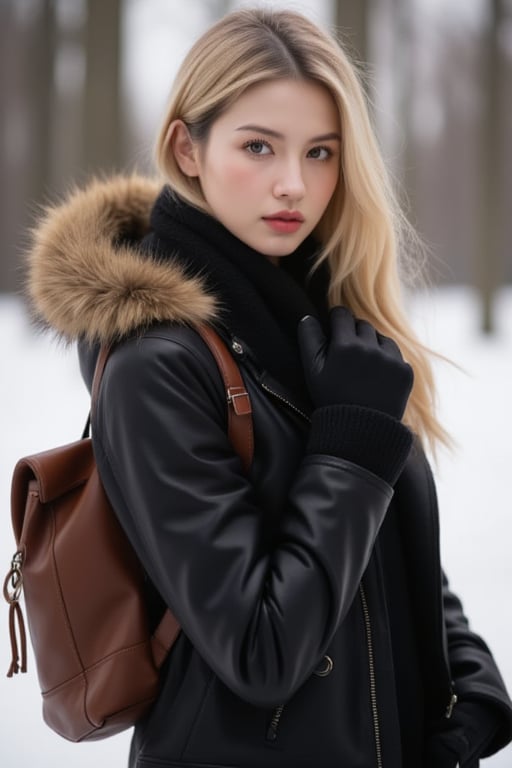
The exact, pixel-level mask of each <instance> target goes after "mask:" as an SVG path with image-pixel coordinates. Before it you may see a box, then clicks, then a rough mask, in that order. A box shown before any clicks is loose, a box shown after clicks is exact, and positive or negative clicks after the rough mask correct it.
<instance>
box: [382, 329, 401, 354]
mask: <svg viewBox="0 0 512 768" xmlns="http://www.w3.org/2000/svg"><path fill="white" fill-rule="evenodd" d="M377 341H378V342H379V346H380V347H381V349H382V351H383V352H385V353H386V354H387V355H389V356H390V357H393V358H395V360H403V357H402V353H401V351H400V347H399V346H398V344H397V343H396V341H394V340H393V339H390V338H389V336H383V335H382V334H381V333H378V334H377Z"/></svg>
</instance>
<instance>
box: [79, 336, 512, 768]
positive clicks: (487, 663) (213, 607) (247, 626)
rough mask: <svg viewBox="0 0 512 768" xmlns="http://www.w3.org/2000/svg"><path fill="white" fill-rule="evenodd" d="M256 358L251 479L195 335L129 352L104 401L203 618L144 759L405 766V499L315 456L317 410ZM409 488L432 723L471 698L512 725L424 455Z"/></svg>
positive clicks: (110, 476) (130, 522)
mask: <svg viewBox="0 0 512 768" xmlns="http://www.w3.org/2000/svg"><path fill="white" fill-rule="evenodd" d="M236 357H237V359H238V362H239V365H240V366H241V368H242V371H243V376H244V380H245V383H246V386H247V388H248V392H249V395H250V398H251V401H252V407H253V418H254V428H255V445H256V452H255V457H254V463H253V466H252V468H251V471H250V476H249V478H246V477H245V476H244V474H243V471H242V468H241V465H240V462H239V460H238V457H237V456H236V455H234V453H233V449H232V447H231V446H230V444H229V442H228V439H227V435H226V404H225V397H224V389H223V384H222V380H221V378H220V375H219V373H218V370H217V368H216V363H215V362H214V360H213V358H212V357H211V355H210V352H209V350H208V349H207V348H206V347H205V345H204V342H203V341H202V340H201V339H200V338H199V336H198V335H197V334H196V333H195V332H194V331H193V330H191V329H188V328H183V327H181V328H178V327H173V326H165V325H164V326H159V327H156V328H154V329H153V330H150V331H149V332H147V333H145V334H144V336H143V337H142V338H133V339H132V340H129V341H126V342H124V343H123V344H122V345H120V346H119V347H118V348H116V349H115V351H114V352H113V354H112V358H111V359H110V361H109V363H108V365H107V369H106V371H105V375H104V380H103V383H102V387H101V390H100V397H99V404H98V411H97V418H96V420H95V424H94V435H95V437H94V444H95V450H96V455H97V460H98V465H99V469H100V474H101V476H102V479H103V481H104V484H105V487H106V489H107V492H108V494H109V496H110V497H111V499H112V501H113V504H114V507H115V509H116V511H117V513H118V515H119V517H120V519H121V522H122V524H123V526H124V528H125V530H126V531H127V533H128V535H129V537H130V539H131V541H132V543H133V545H134V546H135V548H136V550H137V551H138V553H139V556H140V558H141V559H142V561H143V563H144V565H145V567H146V569H147V571H148V574H149V576H150V578H151V580H152V581H153V583H154V584H155V585H156V587H157V589H158V591H159V593H160V594H161V595H162V596H163V598H164V599H165V601H166V602H167V603H168V605H170V606H171V608H172V609H173V611H174V612H175V613H176V615H177V616H178V617H179V619H180V621H181V622H182V626H183V633H182V635H181V637H180V639H179V640H178V643H177V645H176V647H175V649H174V650H173V651H172V653H171V658H170V659H169V663H168V665H167V668H166V671H165V673H164V678H163V689H162V693H161V696H160V698H159V700H158V702H157V704H156V706H155V707H154V710H153V711H152V712H151V714H150V715H149V717H148V718H146V720H145V721H144V722H142V723H141V724H140V725H139V726H138V727H137V730H136V735H135V739H134V746H133V750H132V752H133V755H132V763H131V764H132V766H137V768H149V767H150V766H156V765H161V766H191V765H193V766H205V765H215V766H226V767H227V766H237V767H238V766H240V768H246V767H247V768H256V767H257V766H258V768H259V767H260V766H262V765H268V766H276V768H277V766H279V768H283V767H284V766H289V767H290V768H291V767H292V766H293V767H294V768H296V767H297V766H309V767H310V766H319V768H328V767H329V766H333V767H334V766H337V767H338V766H344V765H346V766H350V767H351V768H355V767H356V766H361V768H362V767H363V766H364V767H365V768H367V767H368V768H370V766H380V765H383V766H393V768H398V767H399V766H400V765H401V759H400V756H399V749H398V748H399V741H400V740H399V728H398V722H397V720H396V711H395V710H394V709H393V707H392V706H390V704H389V702H392V701H393V696H394V693H393V690H394V689H393V678H392V669H391V666H392V665H391V662H390V653H391V652H390V648H389V645H388V643H387V641H386V637H387V635H388V634H389V633H388V631H387V616H386V612H385V609H384V608H383V605H384V604H385V601H384V599H383V595H382V593H381V592H382V580H381V578H380V574H379V537H378V531H379V527H380V524H381V522H382V520H383V518H384V515H385V514H386V510H387V508H388V505H389V503H390V500H391V498H392V496H393V489H392V488H391V487H389V486H388V485H387V484H386V483H385V482H384V481H382V480H381V479H380V478H377V477H376V476H375V475H373V474H372V473H370V472H368V471H366V470H364V469H362V468H361V467H359V466H356V465H353V464H350V463H349V462H346V461H344V460H342V459H339V458H335V457H332V456H326V455H310V456H306V457H305V458H304V445H305V439H306V436H307V432H308V428H309V425H308V415H307V414H303V413H300V412H299V410H298V409H297V407H296V406H295V405H294V402H293V397H292V396H291V395H290V393H286V392H283V390H282V387H280V385H279V384H278V383H277V382H275V381H271V380H270V379H269V377H268V375H267V374H262V372H261V371H258V368H257V365H256V364H255V362H254V361H253V360H251V357H250V355H248V354H243V353H242V354H238V355H236ZM83 367H84V369H87V370H89V371H90V369H91V364H90V362H89V364H87V361H86V359H85V357H84V358H83ZM135 435H136V438H135V437H134V436H135ZM394 496H395V501H394V503H396V504H398V506H399V508H400V510H401V511H402V512H403V514H402V515H401V519H403V520H405V521H406V523H405V529H406V530H405V536H406V541H407V551H408V568H409V577H410V583H411V584H412V585H413V595H414V605H415V606H416V608H417V611H416V615H415V621H416V624H417V635H418V637H419V638H421V641H420V642H421V659H422V671H423V679H424V681H425V686H426V690H425V698H426V711H427V716H428V717H429V718H430V719H433V720H434V719H437V718H443V717H444V716H445V715H446V714H449V712H450V711H451V708H452V706H453V702H454V701H455V699H454V695H455V694H456V695H457V696H459V697H461V698H480V699H482V700H486V701H491V702H493V703H494V704H495V705H497V706H498V707H501V708H503V710H504V712H506V713H507V718H508V717H510V714H509V706H510V705H509V701H508V697H507V695H506V693H505V691H504V688H503V684H502V682H501V679H500V676H499V673H498V671H497V669H496V667H495V664H494V661H493V659H492V657H491V655H490V653H489V651H488V649H487V647H486V646H485V644H484V643H483V641H482V640H481V639H480V638H479V637H477V636H476V635H474V634H473V633H472V632H471V631H470V630H469V629H468V625H467V621H466V619H465V617H464V615H463V613H462V609H461V605H460V603H459V601H458V599H457V598H456V597H455V596H454V595H453V594H452V593H451V592H450V591H449V589H448V585H447V583H446V580H445V579H444V578H443V576H442V571H441V566H440V557H439V536H438V533H439V532H438V515H437V507H436V498H435V491H434V485H433V481H432V476H431V473H430V470H429V467H428V464H427V462H426V459H425V457H424V455H423V453H422V451H421V449H420V448H419V447H418V446H415V448H414V449H413V451H412V455H411V456H410V458H409V460H408V463H407V465H406V467H405V469H404V471H403V473H402V476H401V478H400V480H399V481H398V483H397V487H396V490H395V494H394ZM331 662H332V669H331ZM381 703H382V706H381ZM505 730H506V729H505ZM503 738H506V736H505V734H504V733H502V734H498V735H497V738H496V742H495V744H494V745H490V749H492V748H494V747H496V746H498V744H499V743H501V740H502V739H503Z"/></svg>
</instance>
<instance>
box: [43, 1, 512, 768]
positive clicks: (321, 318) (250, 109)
mask: <svg viewBox="0 0 512 768" xmlns="http://www.w3.org/2000/svg"><path fill="white" fill-rule="evenodd" d="M157 155H158V161H159V165H160V169H161V170H162V171H163V173H164V176H165V178H166V184H165V186H164V187H163V189H162V190H161V191H159V189H158V187H157V186H156V185H155V184H154V183H153V182H150V181H147V180H144V179H139V178H136V177H132V178H129V179H119V178H118V179H113V180H110V181H107V182H101V183H98V182H97V183H94V184H92V185H91V186H90V187H89V188H88V189H86V190H85V191H81V192H80V191H79V192H76V193H75V194H74V195H72V196H71V198H70V199H69V200H68V201H67V202H66V203H65V204H64V205H63V206H61V207H60V208H57V209H55V210H53V211H50V212H49V214H48V216H47V218H46V220H45V222H43V223H42V225H41V227H40V229H39V232H38V233H37V235H36V242H35V245H34V249H33V252H32V257H31V275H30V291H31V296H32V299H33V301H34V304H35V307H36V311H37V313H38V314H39V315H40V316H41V317H43V318H44V319H45V321H46V322H47V323H48V324H50V325H51V326H53V327H54V328H55V329H56V330H57V331H58V332H59V333H61V334H63V335H64V336H65V337H67V338H68V339H77V340H78V341H79V342H80V356H81V365H82V371H83V374H84V377H85V380H86V382H87V384H88V385H89V386H90V384H91V378H92V372H93V368H94V363H95V359H96V354H97V348H98V343H112V342H116V346H115V348H114V350H113V352H112V354H111V357H110V359H109V361H108V364H107V368H106V370H105V374H104V378H103V381H102V386H101V391H100V395H99V402H98V407H97V412H96V415H95V423H94V446H95V453H96V457H97V462H98V466H99V469H100V474H101V477H102V480H103V482H104V485H105V488H106V490H107V492H108V495H109V497H110V499H111V501H112V503H113V505H114V507H115V510H116V513H117V515H118V517H119V519H120V521H121V523H122V525H123V527H124V529H125V531H126V533H127V535H128V537H129V538H130V540H131V542H132V543H133V546H134V547H135V549H136V551H137V553H138V555H139V557H140V559H141V561H142V563H143V565H144V567H145V569H146V571H147V573H148V576H149V578H150V580H151V583H152V584H153V585H154V587H155V594H157V595H159V597H160V599H161V601H163V603H164V604H166V605H168V606H169V607H170V608H171V609H172V611H173V612H174V614H175V615H176V616H177V618H178V620H179V621H180V623H181V625H182V628H183V631H182V633H181V635H180V637H179V639H178V641H177V643H176V644H175V646H174V648H173V650H172V652H171V655H170V658H169V660H168V662H167V664H166V666H165V668H164V671H163V674H162V689H161V694H160V696H159V698H158V700H157V702H156V704H155V706H154V707H153V708H152V710H151V711H150V713H149V714H148V715H147V717H145V718H144V719H143V721H142V722H140V723H139V724H138V725H137V727H136V729H135V733H134V737H133V741H132V748H131V755H130V766H132V768H135V767H137V768H149V767H150V766H157V765H158V766H189V767H190V766H219V767H220V766H230V767H231V768H234V766H237V768H249V767H250V768H262V767H263V766H274V767H275V768H278V767H279V768H284V767H287V768H288V767H289V768H292V767H293V768H298V767H299V766H308V767H310V768H312V767H313V766H315V767H316V768H328V767H330V766H333V767H334V766H336V767H337V768H341V766H343V767H344V768H363V767H364V768H369V767H370V766H385V767H386V766H388V767H389V768H399V767H400V766H405V767H406V768H411V767H413V766H414V768H420V767H421V766H425V767H426V768H438V767H440V768H454V766H456V765H460V766H463V767H464V768H474V767H475V766H477V765H478V763H479V758H480V757H482V756H485V755H488V754H491V753H492V752H495V751H496V750H498V749H500V748H501V747H503V746H504V745H505V744H506V743H507V742H508V741H509V740H510V738H511V729H512V704H511V702H510V700H509V698H508V695H507V693H506V690H505V688H504V685H503V682H502V680H501V677H500V675H499V672H498V670H497V669H496V666H495V663H494V661H493V658H492V656H491V654H490V652H489V650H488V648H487V647H486V645H485V644H484V642H483V641H482V640H481V639H480V638H479V637H478V636H477V635H475V634H474V633H473V632H472V631H471V630H470V629H469V627H468V624H467V621H466V619H465V617H464V615H463V613H462V608H461V605H460V602H459V601H458V599H457V598H456V597H455V596H454V595H453V594H452V593H451V592H450V591H449V588H448V584H447V582H446V579H445V578H444V576H443V573H442V570H441V566H440V561H439V541H438V517H437V508H436V499H435V491H434V485H433V480H432V476H431V473H430V469H429V466H428V464H427V461H426V459H425V454H424V452H423V447H422V444H423V443H427V444H429V445H430V446H431V447H433V446H435V444H436V442H437V441H439V440H443V439H444V438H445V434H444V432H443V430H442V427H441V426H440V424H439V423H438V421H437V420H436V418H435V415H434V413H433V408H432V400H433V394H434V390H433V383H432V378H431V373H430V368H429V362H428V358H427V354H426V351H425V350H424V348H423V347H422V346H421V344H419V342H418V341H417V340H416V339H415V338H414V335H413V333H412V331H411V329H410V328H409V326H408V324H407V322H406V320H405V317H404V315H403V312H402V309H401V299H400V288H399V285H400V281H399V276H398V267H397V254H398V249H399V242H400V235H401V233H403V231H404V229H405V225H404V222H403V219H402V218H401V216H400V213H399V211H398V209H397V206H396V205H395V203H394V201H393V197H392V194H391V191H390V188H389V185H388V182H387V177H386V173H385V170H384V168H383V164H382V160H381V158H380V155H379V152H378V149H377V145H376V141H375V138H374V135H373V132H372V129H371V127H370V122H369V119H368V114H367V110H366V106H365V102H364V98H363V94H362V90H361V87H360V85H359V83H358V80H357V77H356V74H355V72H354V69H353V68H352V66H351V64H350V63H349V61H348V60H347V58H346V56H345V54H344V53H343V51H342V50H340V48H339V47H338V45H337V44H336V43H335V42H334V40H333V39H331V38H330V37H329V36H328V35H327V34H326V33H325V32H323V31H322V30H320V29H319V28H318V27H316V26H315V25H314V24H313V23H312V22H310V21H308V20H307V19H306V18H304V17H302V16H301V15H298V14H296V13H292V12H284V11H283V12H272V11H269V10H244V11H238V12H235V13H232V14H230V15H228V16H226V17H225V18H224V19H222V20H221V21H220V22H219V23H217V24H216V25H215V26H214V27H212V28H211V29H210V30H209V31H208V32H206V34H205V35H204V36H203V37H202V38H201V39H200V40H199V41H198V42H197V43H196V44H195V46H194V47H193V48H192V50H191V51H190V53H189V54H188V56H187V57H186V59H185V60H184V62H183V65H182V67H181V70H180V72H179V74H178V76H177V79H176V82H175V84H174V89H173V91H172V95H171V100H170V104H169V108H168V112H167V116H166V118H165V120H164V123H163V126H162V130H161V133H160V136H159V139H158V143H157ZM198 323H209V324H212V325H213V326H215V327H216V328H217V329H218V331H219V332H220V333H221V335H222V336H223V337H224V338H225V340H226V341H227V342H228V344H229V345H230V346H231V349H232V350H233V355H234V357H235V358H236V360H237V362H238V364H239V366H240V368H241V370H242V373H243V377H244V380H245V384H246V386H247V390H248V392H249V395H250V398H251V402H252V409H253V422H254V437H255V456H254V461H253V463H252V466H251V467H250V470H249V472H248V474H247V475H246V474H244V471H243V469H242V466H241V462H240V460H239V458H238V456H237V455H236V454H235V452H234V450H233V448H232V446H231V445H230V443H229V440H228V437H227V431H226V414H227V407H228V406H227V405H226V403H225V397H224V391H223V385H222V381H221V379H220V376H219V373H218V370H217V367H216V364H215V362H214V360H213V358H212V357H211V354H210V352H209V351H208V349H207V347H206V346H205V344H204V342H203V341H202V339H201V338H200V336H199V335H198V334H197V332H196V331H195V330H194V327H195V326H196V325H197V324H198ZM406 361H407V362H406Z"/></svg>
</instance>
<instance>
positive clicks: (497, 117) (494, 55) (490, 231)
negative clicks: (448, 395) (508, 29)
mask: <svg viewBox="0 0 512 768" xmlns="http://www.w3.org/2000/svg"><path fill="white" fill-rule="evenodd" d="M488 6H489V12H490V19H489V24H488V30H487V35H486V40H485V49H484V57H483V58H484V88H483V93H484V106H483V109H482V131H481V167H482V170H481V182H480V190H481V200H480V211H481V221H480V247H479V249H478V258H477V264H476V280H477V286H478V290H479V293H480V298H481V328H482V330H483V331H484V332H485V333H491V332H492V331H493V330H494V316H493V304H494V296H495V293H496V289H497V287H498V286H499V284H500V283H501V281H502V279H503V265H502V264H501V258H500V240H501V238H500V234H501V225H502V199H503V197H502V195H503V190H504V178H503V162H502V153H503V147H502V145H501V141H500V139H501V130H500V129H501V125H502V122H503V120H504V119H505V113H504V109H505V107H504V104H503V101H502V96H503V94H504V86H505V71H504V70H505V66H504V62H503V55H502V53H501V50H500V44H499V34H500V30H501V29H502V28H503V26H502V25H503V23H504V20H505V16H506V0H490V1H489V4H488Z"/></svg>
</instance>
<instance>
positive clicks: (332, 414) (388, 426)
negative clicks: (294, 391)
mask: <svg viewBox="0 0 512 768" xmlns="http://www.w3.org/2000/svg"><path fill="white" fill-rule="evenodd" d="M412 441H413V436H412V433H411V432H410V430H409V429H408V428H407V427H405V426H404V425H403V424H402V423H401V422H400V421H397V419H394V418H393V417H392V416H388V415H386V414H385V413H381V412H380V411H374V410H372V409H370V408H362V407H360V406H356V405H328V406H325V407H324V408H317V409H316V410H315V411H313V415H312V420H311V432H310V435H309V442H308V446H307V451H308V453H324V454H328V455H330V456H337V457H338V458H340V459H346V460H347V461H351V462H352V463H353V464H359V466H361V467H364V468H365V469H368V470H370V472H373V473H374V474H375V475H378V476H379V477H381V478H382V479H383V480H385V481H386V482H387V483H388V484H389V485H394V484H395V483H396V481H397V480H398V478H399V477H400V473H401V472H402V469H403V468H404V465H405V462H406V461H407V457H408V455H409V451H410V449H411V445H412Z"/></svg>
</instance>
